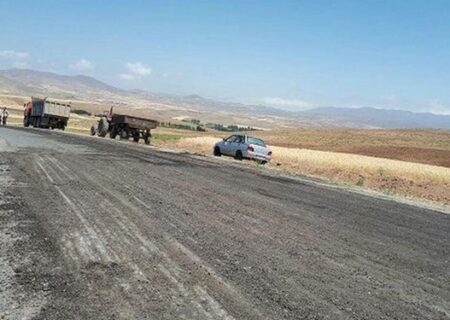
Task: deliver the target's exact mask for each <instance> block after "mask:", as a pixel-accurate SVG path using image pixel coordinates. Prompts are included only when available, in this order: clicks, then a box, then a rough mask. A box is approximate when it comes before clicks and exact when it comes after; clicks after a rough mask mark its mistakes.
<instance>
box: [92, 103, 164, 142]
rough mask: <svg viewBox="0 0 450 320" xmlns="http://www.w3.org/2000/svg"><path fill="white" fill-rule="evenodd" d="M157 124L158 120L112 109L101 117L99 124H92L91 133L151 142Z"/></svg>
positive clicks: (112, 137)
mask: <svg viewBox="0 0 450 320" xmlns="http://www.w3.org/2000/svg"><path fill="white" fill-rule="evenodd" d="M157 126H158V121H156V120H152V119H147V118H142V117H135V116H130V115H125V114H117V113H112V110H111V111H110V112H109V113H106V114H105V115H103V116H102V117H101V118H100V120H99V121H98V124H97V126H95V125H94V126H92V128H91V134H92V135H95V134H97V135H98V136H99V137H105V136H106V135H107V134H108V133H109V137H110V138H111V139H115V138H116V137H117V136H119V137H120V139H124V140H128V139H130V138H133V141H134V142H139V140H140V139H143V140H144V142H145V144H150V138H151V130H152V129H155V128H156V127H157Z"/></svg>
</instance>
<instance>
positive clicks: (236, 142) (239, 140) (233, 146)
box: [229, 135, 245, 156]
mask: <svg viewBox="0 0 450 320" xmlns="http://www.w3.org/2000/svg"><path fill="white" fill-rule="evenodd" d="M244 142H245V138H244V136H242V135H236V136H235V138H234V139H233V141H232V142H231V143H230V147H229V148H230V149H229V150H230V156H235V155H236V152H237V151H238V150H241V148H242V144H243V143H244Z"/></svg>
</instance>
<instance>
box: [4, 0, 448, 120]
mask: <svg viewBox="0 0 450 320" xmlns="http://www.w3.org/2000/svg"><path fill="white" fill-rule="evenodd" d="M6 68H27V69H34V70H41V71H50V72H56V73H59V74H68V75H77V74H85V75H89V76H93V77H95V78H97V79H99V80H102V81H105V82H107V83H109V84H112V85H115V86H118V87H121V88H126V89H135V88H136V89H143V90H147V91H151V92H156V93H171V94H180V95H190V94H199V95H201V96H204V97H209V98H213V99H218V100H223V101H236V102H244V103H251V104H263V105H269V106H275V107H280V108H283V109H287V110H304V109H309V108H314V107H322V106H336V107H377V108H393V109H404V110H411V111H418V112H434V113H442V114H450V1H447V0H428V1H425V0H423V1H418V0H408V1H406V0H402V1H400V0H386V1H382V0H362V1H361V0H355V1H353V0H340V1H338V0H335V1H322V0H314V1H311V0H307V1H302V0H295V1H287V0H286V1H283V0H273V1H269V0H267V1H264V0H259V1H247V0H241V1H234V0H210V1H195V0H192V1H181V0H180V1H171V0H166V1H151V0H148V1H137V0H122V1H119V0H108V1H106V0H105V1H100V0H77V1H65V0H59V1H57V0H48V1H46V0H40V1H32V0H29V1H25V0H0V69H6Z"/></svg>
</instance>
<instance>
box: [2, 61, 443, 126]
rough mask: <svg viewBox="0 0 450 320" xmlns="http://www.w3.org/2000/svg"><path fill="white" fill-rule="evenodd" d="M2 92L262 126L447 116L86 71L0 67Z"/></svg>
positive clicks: (434, 121)
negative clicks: (186, 90)
mask: <svg viewBox="0 0 450 320" xmlns="http://www.w3.org/2000/svg"><path fill="white" fill-rule="evenodd" d="M0 94H2V95H21V96H31V95H36V96H50V97H53V98H59V99H65V100H71V101H92V102H94V103H101V104H105V105H111V104H120V105H122V106H123V107H129V108H130V109H139V110H141V112H144V111H143V110H146V109H148V110H151V111H153V112H154V113H157V114H158V115H159V117H160V118H164V117H169V118H177V117H183V116H196V117H198V118H204V120H205V119H206V120H209V119H213V120H211V121H214V120H215V119H216V121H222V122H223V121H226V120H227V119H229V123H236V122H239V121H240V122H242V123H244V124H246V125H248V124H251V123H252V121H253V122H255V123H257V124H258V125H261V124H262V126H264V125H267V126H269V127H270V126H274V125H281V126H288V127H289V126H322V127H349V128H389V129H394V128H405V129H410V128H424V129H430V128H433V129H450V115H437V114H432V113H415V112H410V111H403V110H394V109H392V110H390V109H377V108H340V107H321V108H314V109H310V110H306V111H297V112H292V111H285V110H281V109H279V108H276V107H272V106H263V105H248V104H243V103H230V102H222V101H217V100H213V99H208V98H204V97H201V96H199V95H195V94H193V95H188V96H180V95H171V94H155V93H152V92H149V91H143V90H124V89H120V88H116V87H114V86H111V85H108V84H106V83H104V82H101V81H99V80H97V79H94V78H92V77H88V76H85V75H77V76H67V75H59V74H55V73H50V72H41V71H35V70H25V69H8V70H0Z"/></svg>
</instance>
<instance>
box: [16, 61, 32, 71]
mask: <svg viewBox="0 0 450 320" xmlns="http://www.w3.org/2000/svg"><path fill="white" fill-rule="evenodd" d="M13 66H14V68H18V69H25V68H28V63H26V62H23V61H17V62H14V63H13Z"/></svg>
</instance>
